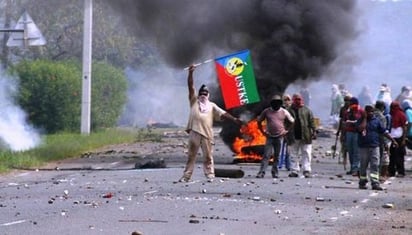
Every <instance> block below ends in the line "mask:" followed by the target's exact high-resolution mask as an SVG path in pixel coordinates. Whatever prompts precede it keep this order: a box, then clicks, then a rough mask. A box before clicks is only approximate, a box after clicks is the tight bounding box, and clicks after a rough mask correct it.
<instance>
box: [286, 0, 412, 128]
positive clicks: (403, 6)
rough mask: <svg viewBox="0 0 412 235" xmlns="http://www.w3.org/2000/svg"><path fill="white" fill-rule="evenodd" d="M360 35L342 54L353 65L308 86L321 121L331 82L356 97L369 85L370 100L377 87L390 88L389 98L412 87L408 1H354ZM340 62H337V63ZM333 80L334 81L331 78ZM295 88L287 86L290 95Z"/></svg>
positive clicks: (410, 3) (326, 110) (411, 19)
mask: <svg viewBox="0 0 412 235" xmlns="http://www.w3.org/2000/svg"><path fill="white" fill-rule="evenodd" d="M358 2H359V4H360V5H359V9H360V12H361V15H360V21H359V22H360V25H359V27H360V30H361V31H360V34H359V36H358V37H357V38H356V39H355V40H354V41H353V43H352V45H351V46H350V48H349V50H348V51H347V52H346V56H347V57H346V58H345V59H343V61H346V59H350V60H351V62H355V63H354V64H353V65H350V66H349V67H348V68H347V70H344V71H341V73H332V74H331V75H330V77H329V76H327V77H325V78H324V79H323V80H322V81H320V82H315V83H312V84H309V90H310V91H311V93H312V99H313V100H312V101H311V103H312V104H316V105H313V107H312V109H313V110H314V113H315V115H317V116H318V117H320V118H321V119H322V120H325V121H326V120H327V119H328V116H329V115H328V114H329V111H330V102H324V99H329V96H325V94H329V95H330V94H331V86H332V84H333V83H336V84H341V83H342V84H345V85H346V88H347V89H348V90H349V91H350V92H351V93H352V95H354V96H357V95H358V94H359V92H360V90H361V88H362V86H364V85H367V86H369V88H370V90H371V93H372V95H373V97H375V96H376V94H377V92H378V89H379V87H380V84H382V83H387V84H388V85H389V86H390V87H391V91H392V98H393V99H394V98H396V96H397V95H398V94H399V93H400V90H401V87H402V86H404V85H409V86H412V66H411V61H412V43H410V42H411V41H412V27H410V24H411V22H412V14H411V13H412V1H410V0H398V1H393V0H386V1H383V0H381V1H378V0H375V1H372V0H370V1H368V0H366V1H364V0H363V1H358ZM341 62H342V61H339V62H337V63H338V64H340V63H341ZM331 77H334V78H331ZM299 89H300V87H299V86H290V87H289V88H288V89H287V92H289V93H293V92H296V91H298V90H299Z"/></svg>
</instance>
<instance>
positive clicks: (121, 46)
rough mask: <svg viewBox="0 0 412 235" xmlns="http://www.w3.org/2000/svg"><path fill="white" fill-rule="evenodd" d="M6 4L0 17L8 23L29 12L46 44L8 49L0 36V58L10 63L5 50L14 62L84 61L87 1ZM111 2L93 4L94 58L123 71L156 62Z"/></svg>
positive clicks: (21, 0) (1, 6)
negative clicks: (0, 46) (0, 50)
mask: <svg viewBox="0 0 412 235" xmlns="http://www.w3.org/2000/svg"><path fill="white" fill-rule="evenodd" d="M6 1H8V2H9V3H8V4H0V17H5V16H3V15H4V14H6V13H7V14H8V15H7V17H6V18H7V19H8V20H9V21H16V20H18V17H20V15H21V14H22V12H23V10H27V12H28V13H29V14H30V16H31V17H32V18H33V21H34V22H35V23H36V25H37V26H38V28H39V29H40V31H41V32H42V34H43V36H44V37H45V38H46V41H47V44H46V45H44V46H42V47H30V48H27V49H26V50H22V49H21V48H17V47H13V48H8V47H6V46H5V43H6V40H4V39H3V37H0V44H1V45H4V47H3V49H2V52H3V53H0V58H2V59H3V60H7V58H4V55H6V50H7V51H8V50H10V54H12V56H13V58H14V60H15V61H16V60H17V61H18V60H20V59H22V58H25V59H36V58H44V59H50V60H54V61H57V60H68V59H77V60H81V58H82V48H83V46H82V45H83V17H84V1H79V0H65V1H55V0H19V1H12V0H6ZM110 1H112V0H104V1H93V38H92V42H93V43H92V47H93V49H92V50H93V59H94V60H99V61H107V62H108V63H110V64H112V65H115V66H116V67H120V68H125V67H127V66H132V67H136V66H139V65H144V64H147V63H154V61H153V60H154V59H153V54H154V51H153V48H151V46H150V43H149V42H147V41H143V40H142V39H141V38H137V37H136V36H135V34H134V32H133V31H132V30H130V29H128V28H126V27H125V26H124V22H123V21H122V18H121V17H120V16H119V14H118V13H117V12H116V11H114V10H113V9H112V8H111V7H110V4H108V2H110ZM0 2H1V1H0ZM0 24H1V22H0ZM13 24H14V23H11V25H10V27H13ZM2 26H4V25H2Z"/></svg>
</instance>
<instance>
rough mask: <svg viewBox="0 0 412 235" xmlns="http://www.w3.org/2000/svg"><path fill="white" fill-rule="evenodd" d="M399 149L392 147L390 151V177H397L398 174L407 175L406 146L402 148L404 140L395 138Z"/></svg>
mask: <svg viewBox="0 0 412 235" xmlns="http://www.w3.org/2000/svg"><path fill="white" fill-rule="evenodd" d="M395 140H396V142H397V143H398V145H399V146H398V147H397V148H395V147H393V145H391V147H390V149H389V168H388V171H389V176H395V175H396V172H397V173H398V174H399V175H405V155H406V149H405V146H401V142H402V138H395Z"/></svg>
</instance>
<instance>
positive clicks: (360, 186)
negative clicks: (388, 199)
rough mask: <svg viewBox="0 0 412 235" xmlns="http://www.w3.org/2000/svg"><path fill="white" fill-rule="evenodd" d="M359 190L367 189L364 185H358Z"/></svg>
mask: <svg viewBox="0 0 412 235" xmlns="http://www.w3.org/2000/svg"><path fill="white" fill-rule="evenodd" d="M359 189H368V187H367V186H366V184H359Z"/></svg>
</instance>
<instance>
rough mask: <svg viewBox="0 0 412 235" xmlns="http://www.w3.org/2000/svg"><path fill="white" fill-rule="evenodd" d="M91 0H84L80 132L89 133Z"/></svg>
mask: <svg viewBox="0 0 412 235" xmlns="http://www.w3.org/2000/svg"><path fill="white" fill-rule="evenodd" d="M92 20H93V0H84V25H83V71H82V111H81V127H80V129H81V133H82V134H86V135H89V134H90V108H91V85H92V76H91V75H92Z"/></svg>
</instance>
